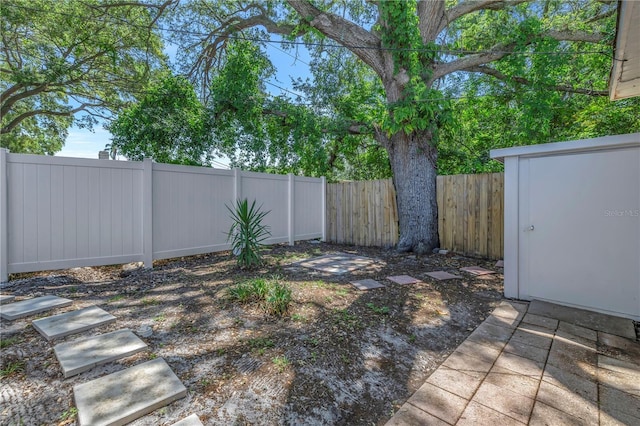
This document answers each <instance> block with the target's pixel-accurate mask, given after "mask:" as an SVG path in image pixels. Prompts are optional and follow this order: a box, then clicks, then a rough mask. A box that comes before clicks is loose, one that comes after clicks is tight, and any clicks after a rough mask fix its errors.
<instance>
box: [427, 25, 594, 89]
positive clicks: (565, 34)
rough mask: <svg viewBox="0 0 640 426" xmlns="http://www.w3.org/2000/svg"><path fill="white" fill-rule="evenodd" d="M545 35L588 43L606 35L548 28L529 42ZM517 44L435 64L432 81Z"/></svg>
mask: <svg viewBox="0 0 640 426" xmlns="http://www.w3.org/2000/svg"><path fill="white" fill-rule="evenodd" d="M543 37H551V38H553V39H555V40H558V41H584V42H587V43H599V42H601V41H602V40H603V39H604V35H603V34H599V33H589V32H586V31H559V30H548V31H546V32H544V33H542V34H540V35H538V36H536V37H534V36H532V37H530V39H529V41H528V42H527V44H530V43H532V42H533V41H534V40H538V39H540V38H543ZM515 46H516V44H515V43H510V44H499V45H495V46H493V47H492V48H491V49H489V50H487V51H486V52H480V53H474V54H472V55H468V56H463V57H461V58H458V59H456V60H453V61H451V62H445V63H439V64H437V65H436V66H435V69H434V72H433V76H432V78H431V79H432V81H435V80H437V79H440V78H442V77H444V76H445V75H448V74H451V73H454V72H457V71H468V70H469V68H473V67H476V66H478V65H484V64H488V63H489V62H493V61H497V60H498V59H502V58H504V57H505V56H507V55H510V54H512V53H513V51H514V48H515Z"/></svg>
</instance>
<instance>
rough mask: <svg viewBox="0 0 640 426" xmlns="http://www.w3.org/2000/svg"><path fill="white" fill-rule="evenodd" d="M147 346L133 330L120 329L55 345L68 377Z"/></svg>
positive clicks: (56, 352)
mask: <svg viewBox="0 0 640 426" xmlns="http://www.w3.org/2000/svg"><path fill="white" fill-rule="evenodd" d="M146 348H147V344H146V343H144V342H143V341H142V340H140V338H139V337H138V336H136V335H135V334H133V333H132V332H131V330H127V329H124V330H118V331H112V332H111V333H106V334H100V335H97V336H93V337H89V338H87V339H79V340H74V341H73V342H66V343H59V344H57V345H56V346H54V347H53V350H54V352H55V354H56V358H58V361H59V362H60V366H61V367H62V372H63V373H64V377H65V378H68V377H71V376H75V375H76V374H80V373H82V372H84V371H87V370H90V369H92V368H93V367H95V366H96V365H100V364H105V363H107V362H111V361H115V360H117V359H120V358H125V357H127V356H130V355H133V354H135V353H138V352H141V351H143V350H145V349H146Z"/></svg>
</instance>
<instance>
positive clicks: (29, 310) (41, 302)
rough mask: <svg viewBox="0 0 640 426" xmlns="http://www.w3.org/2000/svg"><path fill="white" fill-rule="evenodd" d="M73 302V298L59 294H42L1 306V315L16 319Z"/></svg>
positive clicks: (8, 318)
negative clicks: (58, 295)
mask: <svg viewBox="0 0 640 426" xmlns="http://www.w3.org/2000/svg"><path fill="white" fill-rule="evenodd" d="M72 303H73V301H72V300H69V299H63V298H62V297H57V296H41V297H35V298H33V299H27V300H22V301H20V302H13V303H9V304H6V305H2V306H0V317H1V318H2V319H5V320H9V321H12V320H15V319H18V318H23V317H28V316H29V315H34V314H38V313H40V312H44V311H48V310H50V309H55V308H64V307H65V306H69V305H71V304H72Z"/></svg>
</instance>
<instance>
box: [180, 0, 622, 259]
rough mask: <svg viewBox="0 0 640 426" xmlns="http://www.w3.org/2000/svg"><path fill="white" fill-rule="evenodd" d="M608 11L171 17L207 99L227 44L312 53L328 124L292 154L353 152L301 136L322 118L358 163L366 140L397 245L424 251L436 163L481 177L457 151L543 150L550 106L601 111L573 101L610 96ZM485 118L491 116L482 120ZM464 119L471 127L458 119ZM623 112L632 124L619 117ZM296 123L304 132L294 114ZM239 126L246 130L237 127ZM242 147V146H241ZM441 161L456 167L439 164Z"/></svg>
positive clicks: (449, 6)
mask: <svg viewBox="0 0 640 426" xmlns="http://www.w3.org/2000/svg"><path fill="white" fill-rule="evenodd" d="M615 6H616V4H615V2H609V1H604V2H602V1H599V2H596V1H588V0H574V1H562V2H561V1H555V0H547V1H541V2H530V1H524V0H515V1H510V2H506V1H498V0H482V1H403V2H397V1H375V2H367V1H364V0H362V1H350V2H321V1H309V0H285V1H281V2H274V1H254V2H246V3H245V2H227V1H222V0H210V1H205V0H202V1H199V2H195V3H187V4H185V5H184V8H183V9H181V10H180V15H179V20H182V21H181V22H183V23H184V22H186V21H188V22H189V23H190V27H189V28H190V31H189V33H187V34H181V35H180V37H181V38H182V39H183V41H184V42H185V43H184V44H183V46H185V49H183V53H184V55H185V57H184V58H183V59H185V60H186V61H185V62H187V61H188V63H189V64H190V66H189V69H188V71H189V72H190V74H191V75H192V76H193V77H194V78H196V79H197V80H199V81H200V82H202V83H203V84H204V85H205V87H207V88H211V89H212V90H211V92H210V95H211V97H213V98H215V97H216V96H217V95H216V93H215V92H216V89H215V88H214V86H215V85H211V86H210V85H209V83H210V82H214V83H216V81H217V80H216V79H218V78H220V77H219V75H218V74H217V71H218V69H219V66H220V65H222V64H224V62H225V61H226V60H229V58H232V57H233V55H232V54H230V53H231V52H232V50H229V49H227V48H228V47H230V46H231V45H233V43H232V42H231V41H232V40H234V39H238V38H240V39H245V40H250V41H252V42H254V43H257V44H261V43H265V40H268V39H269V37H270V36H271V35H278V36H279V37H284V38H285V40H286V43H285V46H286V45H287V43H288V45H289V46H290V47H295V46H297V43H302V44H305V45H306V46H307V48H309V49H310V51H311V52H312V57H313V61H312V63H311V64H312V65H311V69H312V73H314V80H315V81H314V82H312V83H311V85H307V84H304V83H303V84H301V85H300V86H299V88H300V89H303V90H305V93H306V94H307V95H308V96H309V98H310V99H311V101H310V102H309V103H310V104H311V105H310V109H311V111H313V112H314V113H315V114H316V116H321V117H323V119H326V120H328V121H327V122H325V123H323V124H320V125H319V124H318V123H319V121H318V120H317V118H316V119H315V120H314V121H313V122H314V123H315V124H314V125H313V126H312V127H309V128H307V130H306V131H305V133H304V135H303V137H304V138H306V139H305V140H304V143H303V144H302V145H301V147H302V148H303V149H309V147H310V146H313V147H322V149H315V148H314V152H313V154H315V153H317V152H320V153H321V155H319V156H318V157H317V158H318V159H321V158H324V159H330V158H332V157H331V156H332V154H333V153H336V154H342V155H348V154H349V152H350V151H349V149H348V148H346V149H342V150H337V151H335V152H332V150H331V144H332V140H340V139H338V138H335V137H334V138H333V139H329V138H327V139H325V140H324V142H322V143H317V142H314V141H322V138H319V137H314V138H307V135H313V134H314V132H316V133H320V134H321V133H323V132H325V131H326V130H329V129H330V127H329V126H327V125H326V123H331V124H332V125H338V124H339V125H340V126H341V129H342V132H343V134H349V135H351V136H358V137H359V138H360V141H359V142H360V151H359V152H358V154H362V153H363V152H364V153H366V154H368V155H371V154H373V153H374V152H376V151H375V150H374V149H372V147H371V145H368V144H367V143H366V142H364V143H363V142H362V141H363V140H366V138H369V140H372V139H373V140H375V142H376V144H375V145H376V146H378V147H381V148H383V149H384V150H385V151H386V154H387V155H386V158H388V161H389V164H390V168H391V170H392V172H393V176H394V181H395V186H396V190H397V201H398V210H399V219H400V233H401V237H400V244H399V248H400V249H402V250H406V249H413V250H417V251H423V250H426V249H428V248H430V247H433V246H434V245H436V244H437V221H436V215H437V208H436V203H435V176H436V171H437V168H438V167H439V168H440V169H441V170H442V169H446V168H449V169H451V170H453V169H456V168H469V169H473V170H481V169H482V167H483V165H486V163H487V161H486V158H475V159H473V158H470V156H469V155H465V154H464V151H465V149H464V147H465V146H469V149H468V151H469V153H473V152H474V151H476V150H477V149H478V148H481V149H483V150H485V152H486V149H485V147H487V145H488V144H489V142H488V141H489V140H492V141H493V142H495V141H496V140H499V141H503V143H504V144H505V145H508V144H516V143H523V142H524V143H531V142H546V141H548V139H549V138H553V137H554V135H560V134H562V128H563V126H564V124H565V123H569V122H570V119H569V118H568V116H570V115H571V113H561V114H554V113H550V111H554V110H555V109H556V108H561V107H562V106H563V105H570V106H572V108H574V107H575V109H573V111H572V113H577V111H578V110H579V109H580V108H581V107H587V108H590V107H594V106H597V105H604V103H600V104H598V103H592V102H591V101H580V99H581V98H580V96H605V95H606V94H607V91H606V86H607V78H606V77H607V73H608V69H609V67H610V61H611V56H612V55H611V52H612V49H611V43H612V40H613V36H614V28H615V17H614V15H615ZM335 50H339V51H340V53H339V54H337V55H336V53H335ZM334 55H335V56H334ZM334 57H336V58H340V59H339V60H337V61H335V60H334V59H333V58H334ZM351 64H356V65H355V66H352V65H351ZM352 69H354V70H359V71H358V72H357V75H355V76H353V75H352V76H351V79H350V80H347V81H342V80H341V79H340V76H341V75H348V74H349V71H351V70H352ZM367 83H369V85H368V86H367ZM311 86H313V87H311ZM361 87H366V89H365V90H358V89H359V88H361ZM342 89H345V90H344V92H343V91H342ZM218 90H219V86H218ZM534 94H535V95H534ZM314 101H317V102H314ZM320 102H322V103H320ZM496 106H498V108H497V110H496V109H495V108H496ZM622 109H624V108H622ZM263 113H264V110H262V113H261V114H258V115H259V116H261V117H262V116H263V115H264V114H263ZM491 114H495V118H496V119H495V120H493V121H491V120H490V121H489V122H487V121H484V120H482V121H481V120H480V117H483V118H484V117H487V118H492V117H493V115H491ZM616 114H617V113H616ZM258 115H256V117H257V116H258ZM274 115H276V116H279V117H280V119H281V120H282V121H283V122H285V123H286V120H287V118H289V117H292V116H294V115H295V114H293V113H292V112H290V111H285V110H284V108H280V109H279V111H278V113H277V114H274ZM463 117H466V118H474V117H477V119H475V120H469V123H467V122H466V121H465V120H464V119H463ZM620 117H621V119H622V120H624V119H625V117H626V118H629V117H628V115H626V113H625V112H624V111H623V112H620ZM629 121H630V122H631V121H633V120H632V119H631V120H629ZM294 122H295V123H304V125H306V121H304V120H300V119H299V118H296V119H295V120H294ZM507 123H509V124H507ZM505 124H506V127H502V128H501V126H505ZM509 126H510V127H511V129H509ZM465 127H466V128H465ZM239 128H240V129H241V131H242V130H247V131H249V133H251V130H252V129H251V126H248V125H247V124H246V123H244V124H243V126H240V127H239ZM505 129H506V130H505ZM259 130H260V131H263V129H262V128H260V129H259ZM333 130H337V127H335V128H334V129H333ZM242 133H243V135H244V134H245V133H244V132H242ZM566 133H567V132H565V134H566ZM291 134H292V133H289V135H291ZM293 134H294V135H295V130H294V131H293ZM476 135H478V137H476ZM269 136H270V135H269ZM470 136H471V138H469V137H470ZM274 140H276V139H270V143H273V141H274ZM278 140H280V143H279V144H278V145H277V146H279V147H280V148H279V150H275V149H273V148H271V147H270V148H269V149H268V150H267V152H268V153H269V155H270V156H274V155H275V157H276V158H277V156H278V154H283V153H284V154H287V155H288V152H289V151H287V149H292V148H293V151H299V149H295V146H296V145H295V144H296V141H297V140H298V139H297V138H295V137H293V138H291V137H288V138H279V139H278ZM243 143H244V142H242V141H241V142H239V144H238V145H237V146H238V147H240V151H242V148H243V145H242V144H243ZM372 145H373V144H372ZM496 145H497V144H495V143H494V144H493V146H491V147H496ZM339 146H340V148H345V147H348V144H345V143H344V142H342V141H341V143H340V144H339ZM503 146H504V145H503ZM247 147H250V148H254V147H255V145H252V144H249V145H247ZM439 149H440V150H441V151H439ZM246 152H256V150H255V149H253V150H252V149H247V150H246ZM442 153H444V154H445V159H446V158H449V159H450V160H451V161H448V162H442V161H440V163H438V158H439V154H442ZM263 155H264V154H263ZM304 157H305V158H307V157H313V155H310V154H305V155H304ZM384 157H385V156H378V159H379V160H380V161H386V159H385V158H384ZM456 157H457V158H458V160H459V161H458V163H459V164H456V162H457V160H455V158H456ZM325 161H326V160H325ZM474 161H475V162H477V163H478V165H474V164H473V162H474ZM320 163H322V162H321V160H320Z"/></svg>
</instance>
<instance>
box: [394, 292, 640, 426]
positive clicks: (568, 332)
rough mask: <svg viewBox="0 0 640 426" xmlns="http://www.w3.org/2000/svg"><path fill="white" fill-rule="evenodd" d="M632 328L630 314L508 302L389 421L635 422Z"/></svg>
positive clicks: (639, 378) (639, 347) (637, 401)
mask: <svg viewBox="0 0 640 426" xmlns="http://www.w3.org/2000/svg"><path fill="white" fill-rule="evenodd" d="M632 331H633V322H632V321H631V320H629V319H624V318H618V317H612V316H610V315H604V314H597V313H593V312H587V311H584V310H581V309H575V308H568V307H564V306H559V305H554V304H551V303H546V302H538V301H533V302H532V303H531V304H528V303H520V302H510V301H505V302H503V303H502V304H501V305H500V306H498V307H497V308H496V309H495V310H494V311H493V313H492V314H491V315H490V316H489V318H487V319H486V320H485V321H484V322H483V323H482V324H481V325H480V326H479V327H478V328H477V329H476V330H475V331H474V332H473V333H472V334H471V335H470V336H469V338H468V339H467V340H466V341H465V342H464V343H462V344H461V345H460V346H459V347H458V348H457V349H456V350H455V351H454V352H453V353H452V354H451V355H450V356H449V357H448V358H447V359H446V360H445V362H444V363H442V365H441V366H440V367H439V368H438V369H437V370H435V371H434V372H433V373H432V374H431V376H429V378H428V379H427V381H426V382H425V383H424V385H423V386H422V387H420V389H418V391H416V392H415V393H414V394H413V395H412V396H411V398H409V400H408V401H407V402H406V403H405V404H404V405H403V406H402V407H401V408H400V409H399V410H398V412H397V413H396V414H395V416H393V417H392V418H391V420H389V422H388V423H387V426H395V425H496V424H499V425H523V424H530V425H556V424H557V425H560V424H572V425H573V424H576V425H578V424H580V425H632V424H634V425H640V342H638V341H636V338H635V331H633V333H634V335H633V338H632V339H630V338H628V337H631V332H632ZM625 336H626V337H625Z"/></svg>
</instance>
